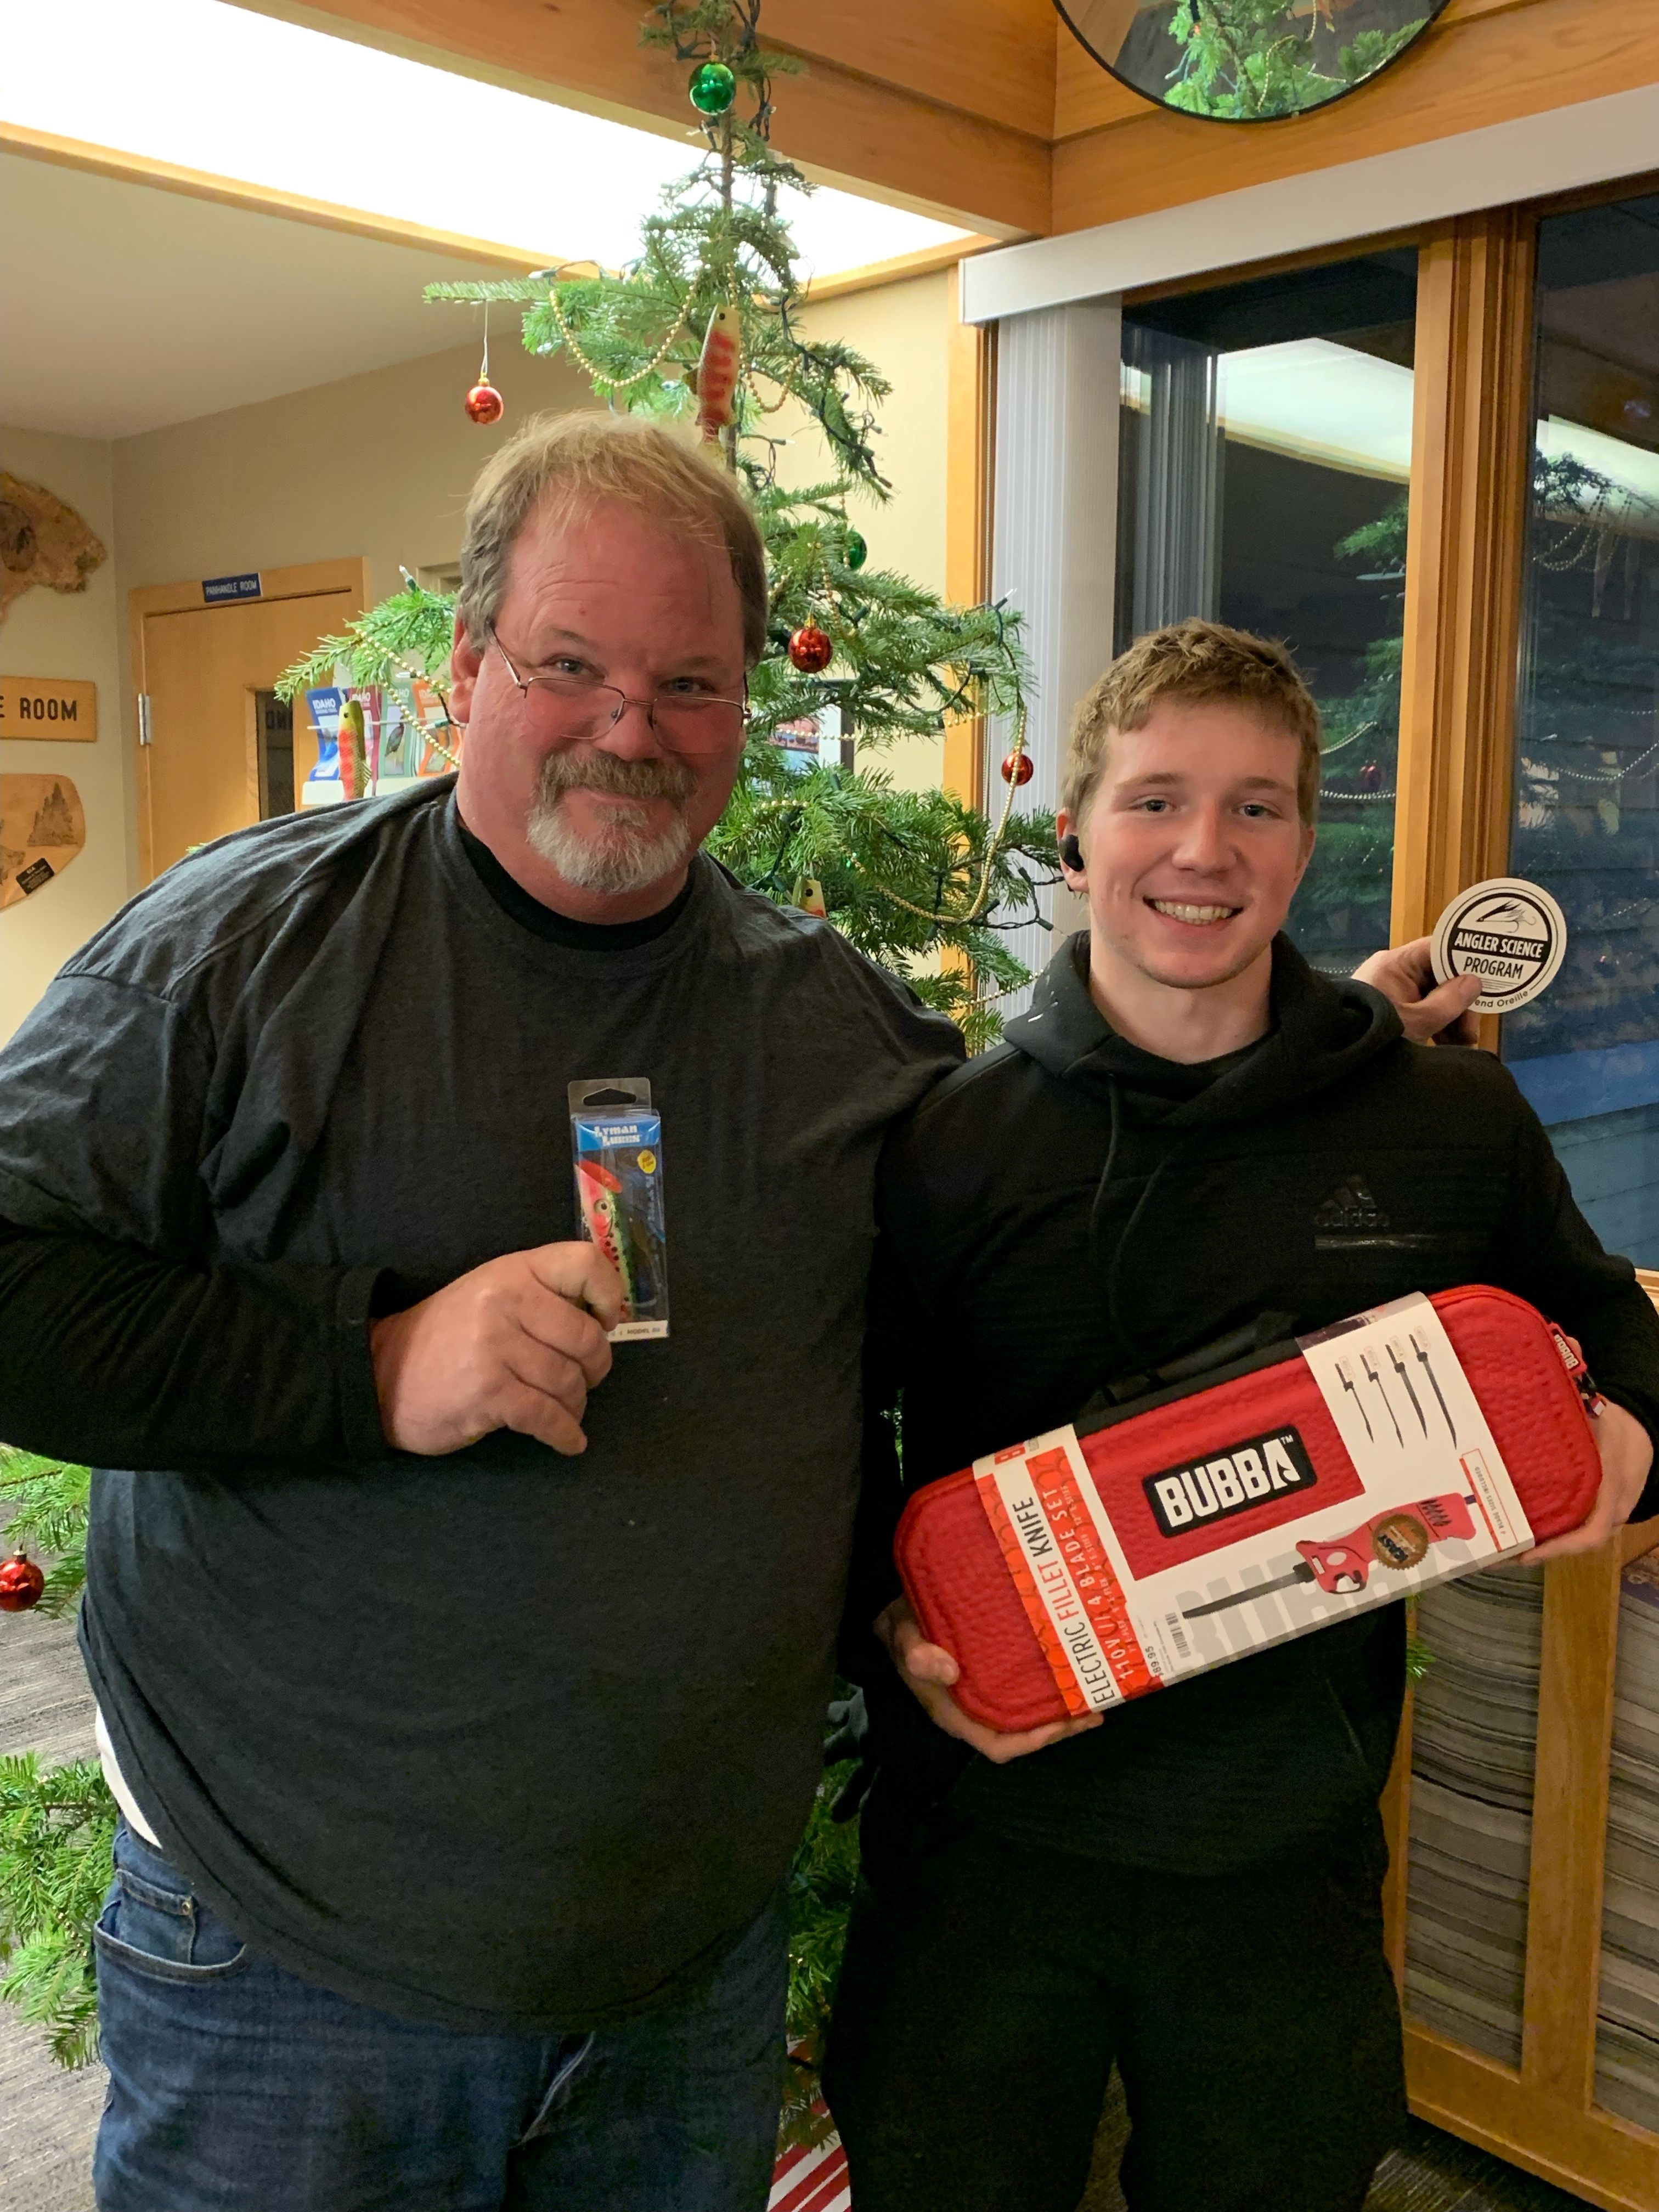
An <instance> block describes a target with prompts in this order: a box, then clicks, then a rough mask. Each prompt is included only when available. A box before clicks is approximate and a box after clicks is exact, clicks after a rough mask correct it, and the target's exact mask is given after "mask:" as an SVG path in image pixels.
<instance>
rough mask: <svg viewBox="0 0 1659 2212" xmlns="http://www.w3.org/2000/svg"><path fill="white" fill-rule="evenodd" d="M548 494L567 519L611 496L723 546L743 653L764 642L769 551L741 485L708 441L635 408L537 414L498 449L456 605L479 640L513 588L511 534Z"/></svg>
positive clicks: (464, 541)
mask: <svg viewBox="0 0 1659 2212" xmlns="http://www.w3.org/2000/svg"><path fill="white" fill-rule="evenodd" d="M544 500H550V501H553V502H554V503H555V507H556V512H557V513H560V514H561V515H567V514H581V513H586V512H587V511H588V510H589V509H590V508H592V507H595V506H598V505H599V504H600V503H601V502H602V501H606V500H614V501H617V503H618V504H619V505H621V506H623V507H631V508H632V509H633V510H634V512H635V513H636V514H639V515H641V516H642V517H643V518H644V519H645V520H647V522H650V523H652V524H653V525H655V526H659V527H660V528H661V529H663V530H664V531H665V532H668V533H670V534H672V533H675V532H684V534H685V535H686V536H688V537H691V538H701V539H702V542H703V543H704V544H707V545H715V546H720V545H723V546H724V547H725V549H726V555H727V557H728V558H729V560H730V561H731V563H732V576H733V577H734V578H735V580H736V581H737V586H738V596H739V598H740V599H742V601H743V649H744V660H745V661H746V662H747V664H748V665H749V666H750V667H751V668H752V667H753V666H754V665H755V663H756V662H757V660H758V659H760V657H761V654H762V653H763V651H764V650H765V647H766V617H767V596H766V553H765V549H764V548H763V545H762V543H761V534H760V529H759V526H758V525H757V523H756V520H755V517H754V513H753V511H752V510H751V508H750V505H749V502H748V501H747V500H746V499H744V495H743V494H742V492H741V491H739V490H738V486H737V484H736V483H734V482H733V480H732V477H731V476H730V475H728V473H727V472H726V470H725V469H724V468H723V467H721V466H720V465H718V464H717V463H716V462H714V461H712V460H710V459H705V457H704V455H703V453H702V450H701V448H700V447H697V446H696V445H694V444H693V443H691V442H690V440H689V439H688V438H685V437H683V436H681V435H678V433H676V432H675V431H673V430H671V429H668V428H665V427H664V426H663V425H662V424H661V423H659V422H651V421H649V420H648V419H647V418H645V417H643V416H637V415H610V414H600V413H598V412H585V413H582V414H577V415H538V416H533V417H532V420H531V421H529V422H526V424H525V425H524V427H523V428H522V429H520V430H519V431H516V432H515V433H514V435H513V436H512V437H511V438H509V439H508V440H507V443H506V444H505V445H504V446H502V447H501V449H500V451H499V452H497V453H494V454H492V455H491V457H490V459H489V460H488V461H487V462H486V463H485V465H484V466H483V470H482V471H481V472H480V474H479V477H478V480H477V483H475V484H474V485H473V487H472V496H471V499H470V500H469V501H467V507H466V522H465V527H464V530H463V533H462V538H461V587H460V591H459V594H458V595H457V598H456V601H455V612H456V615H457V617H459V620H460V621H461V623H464V624H465V629H466V634H467V635H468V636H469V637H470V638H471V640H472V641H473V643H474V644H475V645H482V643H483V632H484V627H485V625H486V624H487V623H494V621H495V616H496V613H497V611H498V610H499V608H500V606H501V599H502V598H503V596H504V594H505V592H506V590H507V556H508V554H509V553H510V552H511V551H512V550H513V540H514V539H515V538H517V537H518V534H519V532H520V531H521V530H522V529H523V528H524V526H525V525H526V522H528V520H530V517H531V515H532V513H534V512H535V511H536V509H537V508H538V507H540V506H541V504H542V502H543V501H544Z"/></svg>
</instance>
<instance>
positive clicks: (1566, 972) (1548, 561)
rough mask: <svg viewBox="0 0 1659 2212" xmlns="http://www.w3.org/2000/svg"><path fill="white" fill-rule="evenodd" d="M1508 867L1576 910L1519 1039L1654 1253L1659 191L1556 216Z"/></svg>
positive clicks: (1541, 247) (1534, 1084)
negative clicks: (1554, 973)
mask: <svg viewBox="0 0 1659 2212" xmlns="http://www.w3.org/2000/svg"><path fill="white" fill-rule="evenodd" d="M1536 320H1537V331H1538V338H1537V372H1536V374H1537V381H1536V398H1535V406H1536V422H1535V428H1534V451H1533V464H1532V499H1531V509H1530V514H1529V518H1528V535H1527V547H1526V569H1525V582H1524V595H1523V599H1522V647H1521V665H1520V684H1519V687H1518V694H1517V700H1516V739H1515V812H1514V830H1513V843H1512V845H1511V848H1510V855H1511V858H1510V866H1511V870H1512V872H1513V873H1515V874H1516V875H1519V876H1525V877H1528V878H1530V879H1531V880H1532V881H1534V882H1535V883H1540V884H1543V885H1544V886H1545V888H1546V889H1547V890H1550V891H1552V892H1553V894H1554V896H1555V897H1556V898H1557V900H1558V901H1559V903H1560V906H1561V909H1562V911H1563V913H1564V914H1565V916H1566V920H1567V951H1566V957H1565V961H1564V963H1563V964H1562V968H1561V972H1560V974H1559V976H1558V977H1557V978H1556V981H1555V982H1554V983H1553V985H1552V986H1551V987H1550V989H1549V990H1548V991H1547V992H1546V993H1545V994H1544V995H1543V996H1542V998H1541V999H1537V1000H1534V1002H1533V1004H1532V1005H1531V1006H1525V1007H1522V1009H1521V1010H1520V1011H1519V1012H1516V1013H1513V1014H1510V1015H1506V1016H1505V1018H1504V1031H1503V1045H1502V1049H1503V1054H1504V1060H1505V1062H1506V1063H1507V1065H1508V1066H1509V1068H1510V1073H1512V1074H1513V1075H1514V1077H1515V1079H1516V1081H1517V1082H1518V1083H1519V1084H1520V1085H1521V1088H1522V1091H1525V1092H1526V1094H1527V1096H1528V1098H1529V1099H1530V1100H1531V1102H1532V1103H1533V1105H1534V1108H1535V1109H1537V1112H1538V1114H1539V1115H1540V1116H1541V1119H1542V1120H1543V1121H1544V1122H1545V1123H1546V1125H1547V1127H1548V1128H1549V1130H1550V1134H1551V1137H1552V1139H1553V1142H1554V1144H1555V1146H1556V1150H1557V1152H1559V1155H1560V1158H1561V1161H1562V1164H1563V1165H1564V1166H1565V1169H1566V1170H1567V1174H1568V1176H1569V1178H1570V1179H1571V1182H1572V1186H1573V1191H1574V1194H1575V1196H1576V1197H1577V1200H1578V1203H1579V1205H1580V1206H1582V1207H1583V1210H1584V1212H1585V1213H1586V1214H1587V1215H1588V1216H1589V1219H1590V1221H1591V1223H1592V1225H1594V1227H1595V1230H1596V1231H1597V1233H1598V1234H1599V1235H1600V1236H1601V1238H1602V1240H1603V1241H1604V1242H1605V1243H1607V1244H1608V1245H1610V1246H1611V1247H1612V1248H1613V1249H1614V1250H1616V1251H1620V1252H1626V1253H1628V1254H1629V1255H1630V1256H1631V1257H1632V1259H1634V1260H1635V1261H1637V1262H1638V1265H1640V1266H1644V1267H1659V197H1644V198H1638V199H1631V200H1626V201H1623V202H1620V203H1618V204H1613V205H1612V206H1603V207H1597V208H1586V209H1579V210H1574V211H1573V212H1572V213H1571V214H1565V215H1559V216H1548V217H1547V218H1546V219H1545V220H1544V221H1543V222H1541V224H1540V226H1539V234H1538V293H1537V314H1536Z"/></svg>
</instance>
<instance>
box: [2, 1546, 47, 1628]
mask: <svg viewBox="0 0 1659 2212" xmlns="http://www.w3.org/2000/svg"><path fill="white" fill-rule="evenodd" d="M45 1588H46V1577H45V1576H44V1575H43V1574H42V1573H41V1571H40V1568H39V1567H37V1566H36V1565H35V1564H34V1562H33V1559H30V1558H29V1557H28V1556H27V1553H22V1552H15V1553H13V1554H12V1556H11V1558H10V1559H8V1560H7V1561H6V1562H5V1564H4V1565H3V1566H0V1613H27V1611H28V1609H29V1607H31V1606H32V1605H38V1604H39V1603H40V1593H41V1591H42V1590H43V1589H45Z"/></svg>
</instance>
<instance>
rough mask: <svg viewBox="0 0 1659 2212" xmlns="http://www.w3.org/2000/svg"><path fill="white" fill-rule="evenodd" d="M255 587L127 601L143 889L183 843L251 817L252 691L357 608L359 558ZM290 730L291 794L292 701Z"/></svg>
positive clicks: (173, 592)
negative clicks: (136, 713) (141, 705)
mask: <svg viewBox="0 0 1659 2212" xmlns="http://www.w3.org/2000/svg"><path fill="white" fill-rule="evenodd" d="M259 584H260V595H259V597H258V599H240V600H234V601H231V602H229V603H228V604H222V605H206V604H204V599H203V586H202V585H201V584H200V583H199V582H195V583H189V584H154V585H149V586H145V587H144V588H143V590H140V591H136V592H133V593H132V594H131V620H132V662H133V678H134V684H135V687H136V689H137V690H138V691H139V692H140V693H141V694H143V695H144V696H147V697H148V699H149V711H148V718H147V723H146V724H145V725H144V726H141V729H140V732H139V736H140V744H139V749H138V851H139V866H140V870H141V872H142V874H143V879H144V881H145V882H146V883H148V882H149V881H150V880H151V878H153V877H155V876H157V875H159V874H160V873H161V870H162V869H163V868H167V867H171V866H172V865H173V862H174V861H175V860H179V858H181V856H182V855H183V854H185V853H186V852H188V851H189V849H190V848H191V846H192V845H201V844H205V843H206V842H207V841H208V840H209V839H210V838H213V837H222V836H225V834H226V833H227V831H228V830H232V829H242V828H244V827H245V826H246V824H247V823H250V822H257V821H258V818H259V751H258V746H259V732H258V720H257V711H256V699H255V695H256V693H258V692H259V691H262V690H270V687H271V685H272V684H273V683H274V682H275V681H276V678H277V677H278V676H279V675H281V673H282V671H283V669H285V668H287V667H288V666H289V665H290V664H291V663H292V662H294V661H295V660H297V659H299V658H300V656H301V654H302V653H309V652H310V651H311V650H312V648H313V646H315V644H316V643H317V641H318V640H319V638H323V637H327V636H331V635H335V634H336V633H337V632H338V631H340V630H342V629H344V627H345V625H346V624H347V623H349V621H350V620H351V619H352V617H354V616H355V615H358V614H361V613H362V610H363V608H364V606H365V605H367V603H368V592H367V576H366V572H365V564H364V562H362V561H361V560H349V561H313V562H306V563H305V564H304V565H303V566H301V567H299V568H272V569H266V570H265V571H264V572H263V574H261V575H260V578H259ZM294 734H295V745H294V775H295V795H296V797H297V795H298V791H299V787H300V786H301V784H302V783H303V781H304V779H305V777H306V775H307V774H308V773H309V771H310V769H312V768H313V766H314V765H315V763H316V758H317V746H316V738H315V735H314V733H313V732H312V730H311V727H310V718H309V716H308V715H307V713H306V711H305V702H304V701H303V700H301V702H299V703H298V706H297V708H296V710H295V718H294ZM145 738H148V742H147V743H146V742H144V739H145Z"/></svg>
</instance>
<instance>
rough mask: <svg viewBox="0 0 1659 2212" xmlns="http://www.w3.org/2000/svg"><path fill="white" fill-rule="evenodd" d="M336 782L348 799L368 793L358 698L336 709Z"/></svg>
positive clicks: (364, 737)
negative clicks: (338, 765)
mask: <svg viewBox="0 0 1659 2212" xmlns="http://www.w3.org/2000/svg"><path fill="white" fill-rule="evenodd" d="M340 784H341V787H342V789H343V791H344V793H345V795H346V797H347V798H348V799H362V798H365V797H367V795H368V735H367V732H366V729H365V726H364V722H363V702H362V700H361V699H348V700H347V701H346V702H345V704H344V706H343V707H342V708H341V709H340Z"/></svg>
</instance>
